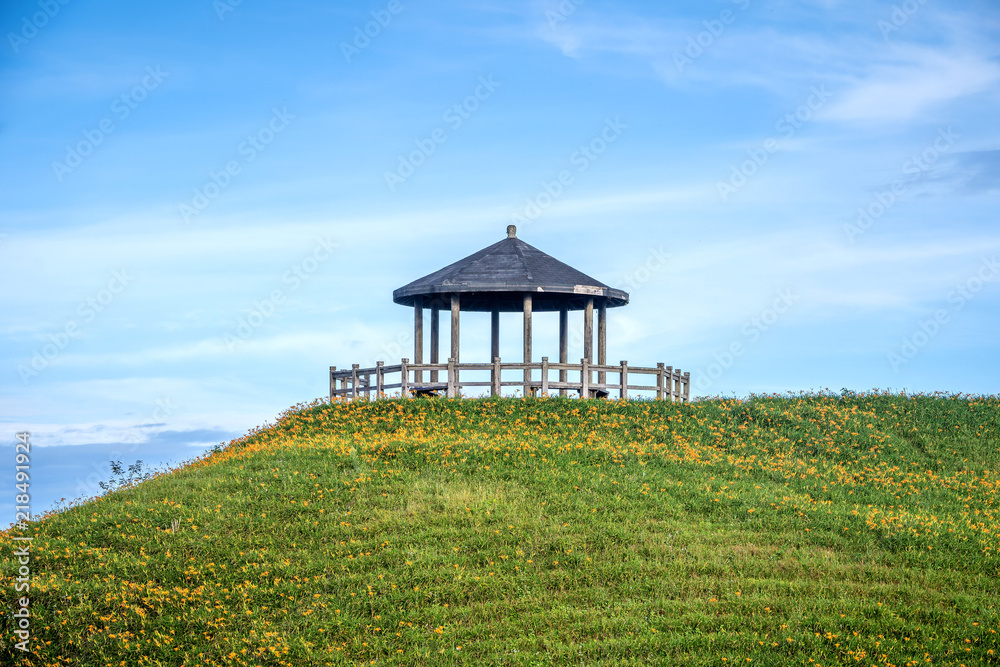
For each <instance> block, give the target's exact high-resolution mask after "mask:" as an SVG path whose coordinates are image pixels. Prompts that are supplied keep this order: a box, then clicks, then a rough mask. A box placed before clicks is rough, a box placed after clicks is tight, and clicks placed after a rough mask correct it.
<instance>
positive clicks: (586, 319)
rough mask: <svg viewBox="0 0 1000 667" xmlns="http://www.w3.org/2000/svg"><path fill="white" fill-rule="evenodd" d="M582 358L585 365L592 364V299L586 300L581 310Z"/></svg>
mask: <svg viewBox="0 0 1000 667" xmlns="http://www.w3.org/2000/svg"><path fill="white" fill-rule="evenodd" d="M583 356H585V357H587V363H590V364H592V363H594V297H589V298H588V299H587V307H586V308H584V310H583Z"/></svg>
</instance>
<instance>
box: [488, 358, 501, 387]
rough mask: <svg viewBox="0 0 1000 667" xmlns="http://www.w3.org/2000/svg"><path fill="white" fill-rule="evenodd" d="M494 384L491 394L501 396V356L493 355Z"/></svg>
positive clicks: (492, 379)
mask: <svg viewBox="0 0 1000 667" xmlns="http://www.w3.org/2000/svg"><path fill="white" fill-rule="evenodd" d="M490 380H491V382H492V385H491V386H490V396H499V395H500V390H501V389H502V387H501V386H500V357H493V377H492V378H490Z"/></svg>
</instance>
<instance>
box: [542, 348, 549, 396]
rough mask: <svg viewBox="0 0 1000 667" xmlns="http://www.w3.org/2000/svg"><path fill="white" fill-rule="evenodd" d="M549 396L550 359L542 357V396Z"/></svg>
mask: <svg viewBox="0 0 1000 667" xmlns="http://www.w3.org/2000/svg"><path fill="white" fill-rule="evenodd" d="M548 395H549V358H548V357H542V396H545V397H548Z"/></svg>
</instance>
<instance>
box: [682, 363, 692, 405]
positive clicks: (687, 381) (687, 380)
mask: <svg viewBox="0 0 1000 667" xmlns="http://www.w3.org/2000/svg"><path fill="white" fill-rule="evenodd" d="M681 400H682V401H684V402H685V403H690V402H691V373H690V371H689V372H687V373H685V374H684V394H683V398H681Z"/></svg>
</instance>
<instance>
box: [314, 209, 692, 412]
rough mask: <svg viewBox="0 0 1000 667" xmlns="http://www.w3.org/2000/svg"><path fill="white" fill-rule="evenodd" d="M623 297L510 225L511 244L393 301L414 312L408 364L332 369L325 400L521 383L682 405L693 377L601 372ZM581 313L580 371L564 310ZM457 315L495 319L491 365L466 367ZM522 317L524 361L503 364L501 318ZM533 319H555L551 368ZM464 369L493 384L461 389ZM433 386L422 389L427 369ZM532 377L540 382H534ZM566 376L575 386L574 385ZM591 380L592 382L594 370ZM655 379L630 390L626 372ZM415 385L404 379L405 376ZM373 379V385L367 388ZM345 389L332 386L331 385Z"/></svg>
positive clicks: (530, 388)
mask: <svg viewBox="0 0 1000 667" xmlns="http://www.w3.org/2000/svg"><path fill="white" fill-rule="evenodd" d="M628 299H629V295H628V294H627V293H626V292H624V291H622V290H619V289H615V288H613V287H609V286H608V285H605V284H604V283H602V282H600V281H598V280H595V279H594V278H591V277H590V276H588V275H586V274H584V273H582V272H580V271H578V270H576V269H574V268H573V267H571V266H569V265H567V264H564V263H563V262H560V261H559V260H557V259H555V258H553V257H551V256H549V255H547V254H545V253H544V252H542V251H541V250H539V249H537V248H535V247H534V246H531V245H529V244H527V243H525V242H524V241H522V240H521V239H519V238H517V228H516V227H514V225H509V226H508V227H507V238H505V239H503V240H502V241H499V242H498V243H494V244H493V245H491V246H488V247H486V248H483V249H482V250H480V251H479V252H476V253H474V254H472V255H469V256H468V257H466V258H464V259H461V260H459V261H457V262H455V263H454V264H450V265H448V266H446V267H444V268H443V269H441V270H439V271H435V272H434V273H431V274H429V275H427V276H424V277H423V278H420V279H418V280H415V281H413V282H411V283H409V284H408V285H405V286H403V287H400V288H399V289H397V290H395V291H394V292H393V295H392V300H393V301H394V302H395V303H398V304H400V305H403V306H409V307H412V308H413V363H410V361H409V360H408V359H403V360H402V363H401V364H400V366H385V365H384V363H383V362H378V365H377V366H376V368H374V369H359V368H358V366H357V365H355V366H353V367H352V369H351V370H349V371H348V370H344V371H337V370H336V367H332V368H331V369H330V398H331V400H332V399H333V398H335V397H338V396H348V397H352V398H353V397H357V396H358V395H359V394H364V395H369V396H370V394H371V393H372V392H375V395H376V397H377V396H380V395H382V394H384V392H385V391H387V390H390V389H396V388H399V389H401V392H402V394H403V395H408V394H410V393H417V394H432V393H437V392H438V391H444V392H446V394H447V395H448V396H457V395H460V389H461V388H462V387H472V386H489V387H490V388H491V391H490V393H491V395H499V394H500V393H501V390H502V387H503V386H522V387H523V390H524V394H525V395H528V394H529V393H530V394H536V393H538V392H541V393H542V394H543V395H547V394H548V393H549V391H550V389H558V390H559V393H560V395H566V393H567V390H572V391H576V392H579V393H580V396H581V397H588V398H589V397H601V396H607V395H608V393H609V391H610V390H612V389H614V390H618V392H619V395H620V397H622V398H625V397H626V396H627V395H628V390H629V389H634V390H647V391H655V392H656V396H657V398H669V399H671V400H687V399H688V397H689V392H690V383H689V380H690V378H689V374H687V373H685V374H683V375H682V374H681V373H680V370H679V369H678V370H676V371H675V370H674V369H673V368H672V367H665V366H664V365H663V364H662V363H661V364H658V365H657V367H656V368H631V369H630V368H629V367H628V363H627V362H625V361H623V362H621V363H620V364H619V365H617V366H607V360H606V354H607V309H608V308H615V307H618V306H624V305H627V304H628ZM425 309H429V310H430V359H429V363H427V364H425V363H424V358H423V354H424V310H425ZM442 310H445V311H448V312H450V314H451V336H450V343H451V354H450V356H449V358H448V363H447V365H444V364H441V363H440V360H439V350H440V312H441V311H442ZM581 310H582V311H583V354H584V356H583V358H582V359H581V360H580V364H569V363H568V343H569V312H570V311H581ZM595 310H596V311H597V363H596V364H595V363H594V358H593V357H594V349H593V348H594V311H595ZM462 311H471V312H488V313H490V316H491V327H490V330H491V335H490V339H491V346H490V348H491V350H490V359H491V363H486V364H483V363H474V364H462V363H460V359H459V342H460V340H461V331H460V329H461V327H460V320H461V313H462ZM502 312H520V313H522V317H523V349H524V355H523V360H522V361H521V362H520V363H514V364H510V363H501V362H500V313H502ZM535 312H558V313H559V363H558V364H550V363H549V361H548V357H542V359H541V363H535V362H534V361H533V357H532V335H531V323H532V315H533V313H535ZM462 370H467V371H468V370H480V371H482V370H489V371H491V378H490V382H488V383H487V382H461V381H460V380H459V373H460V371H462ZM504 370H508V371H509V370H521V371H522V373H523V378H522V379H521V380H520V381H518V382H504V381H502V380H501V373H502V371H504ZM555 370H558V372H559V379H558V381H553V380H550V378H549V373H550V371H555ZM425 371H427V372H429V379H430V381H429V382H427V383H425V382H424V376H423V374H424V372H425ZM442 371H444V372H446V373H447V381H445V382H440V381H439V372H442ZM535 371H539V373H540V375H539V377H538V378H537V379H535ZM572 371H576V372H578V373H579V377H580V379H579V381H570V379H569V374H570V372H572ZM595 372H596V373H597V381H596V382H593V381H592V380H593V375H592V374H593V373H595ZM609 372H610V373H615V374H618V375H619V382H617V383H614V384H612V385H608V384H607V382H606V376H607V373H609ZM630 372H631V373H633V374H655V375H656V376H657V381H656V385H654V386H649V385H629V384H628V374H629V373H630ZM390 373H391V374H394V373H400V374H401V377H400V382H399V383H398V384H396V383H393V384H386V382H385V375H386V374H390ZM411 373H412V375H413V379H412V380H411V379H410V375H411ZM373 380H374V382H373ZM338 381H339V382H340V384H341V386H340V387H339V388H338V387H337V383H338Z"/></svg>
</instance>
